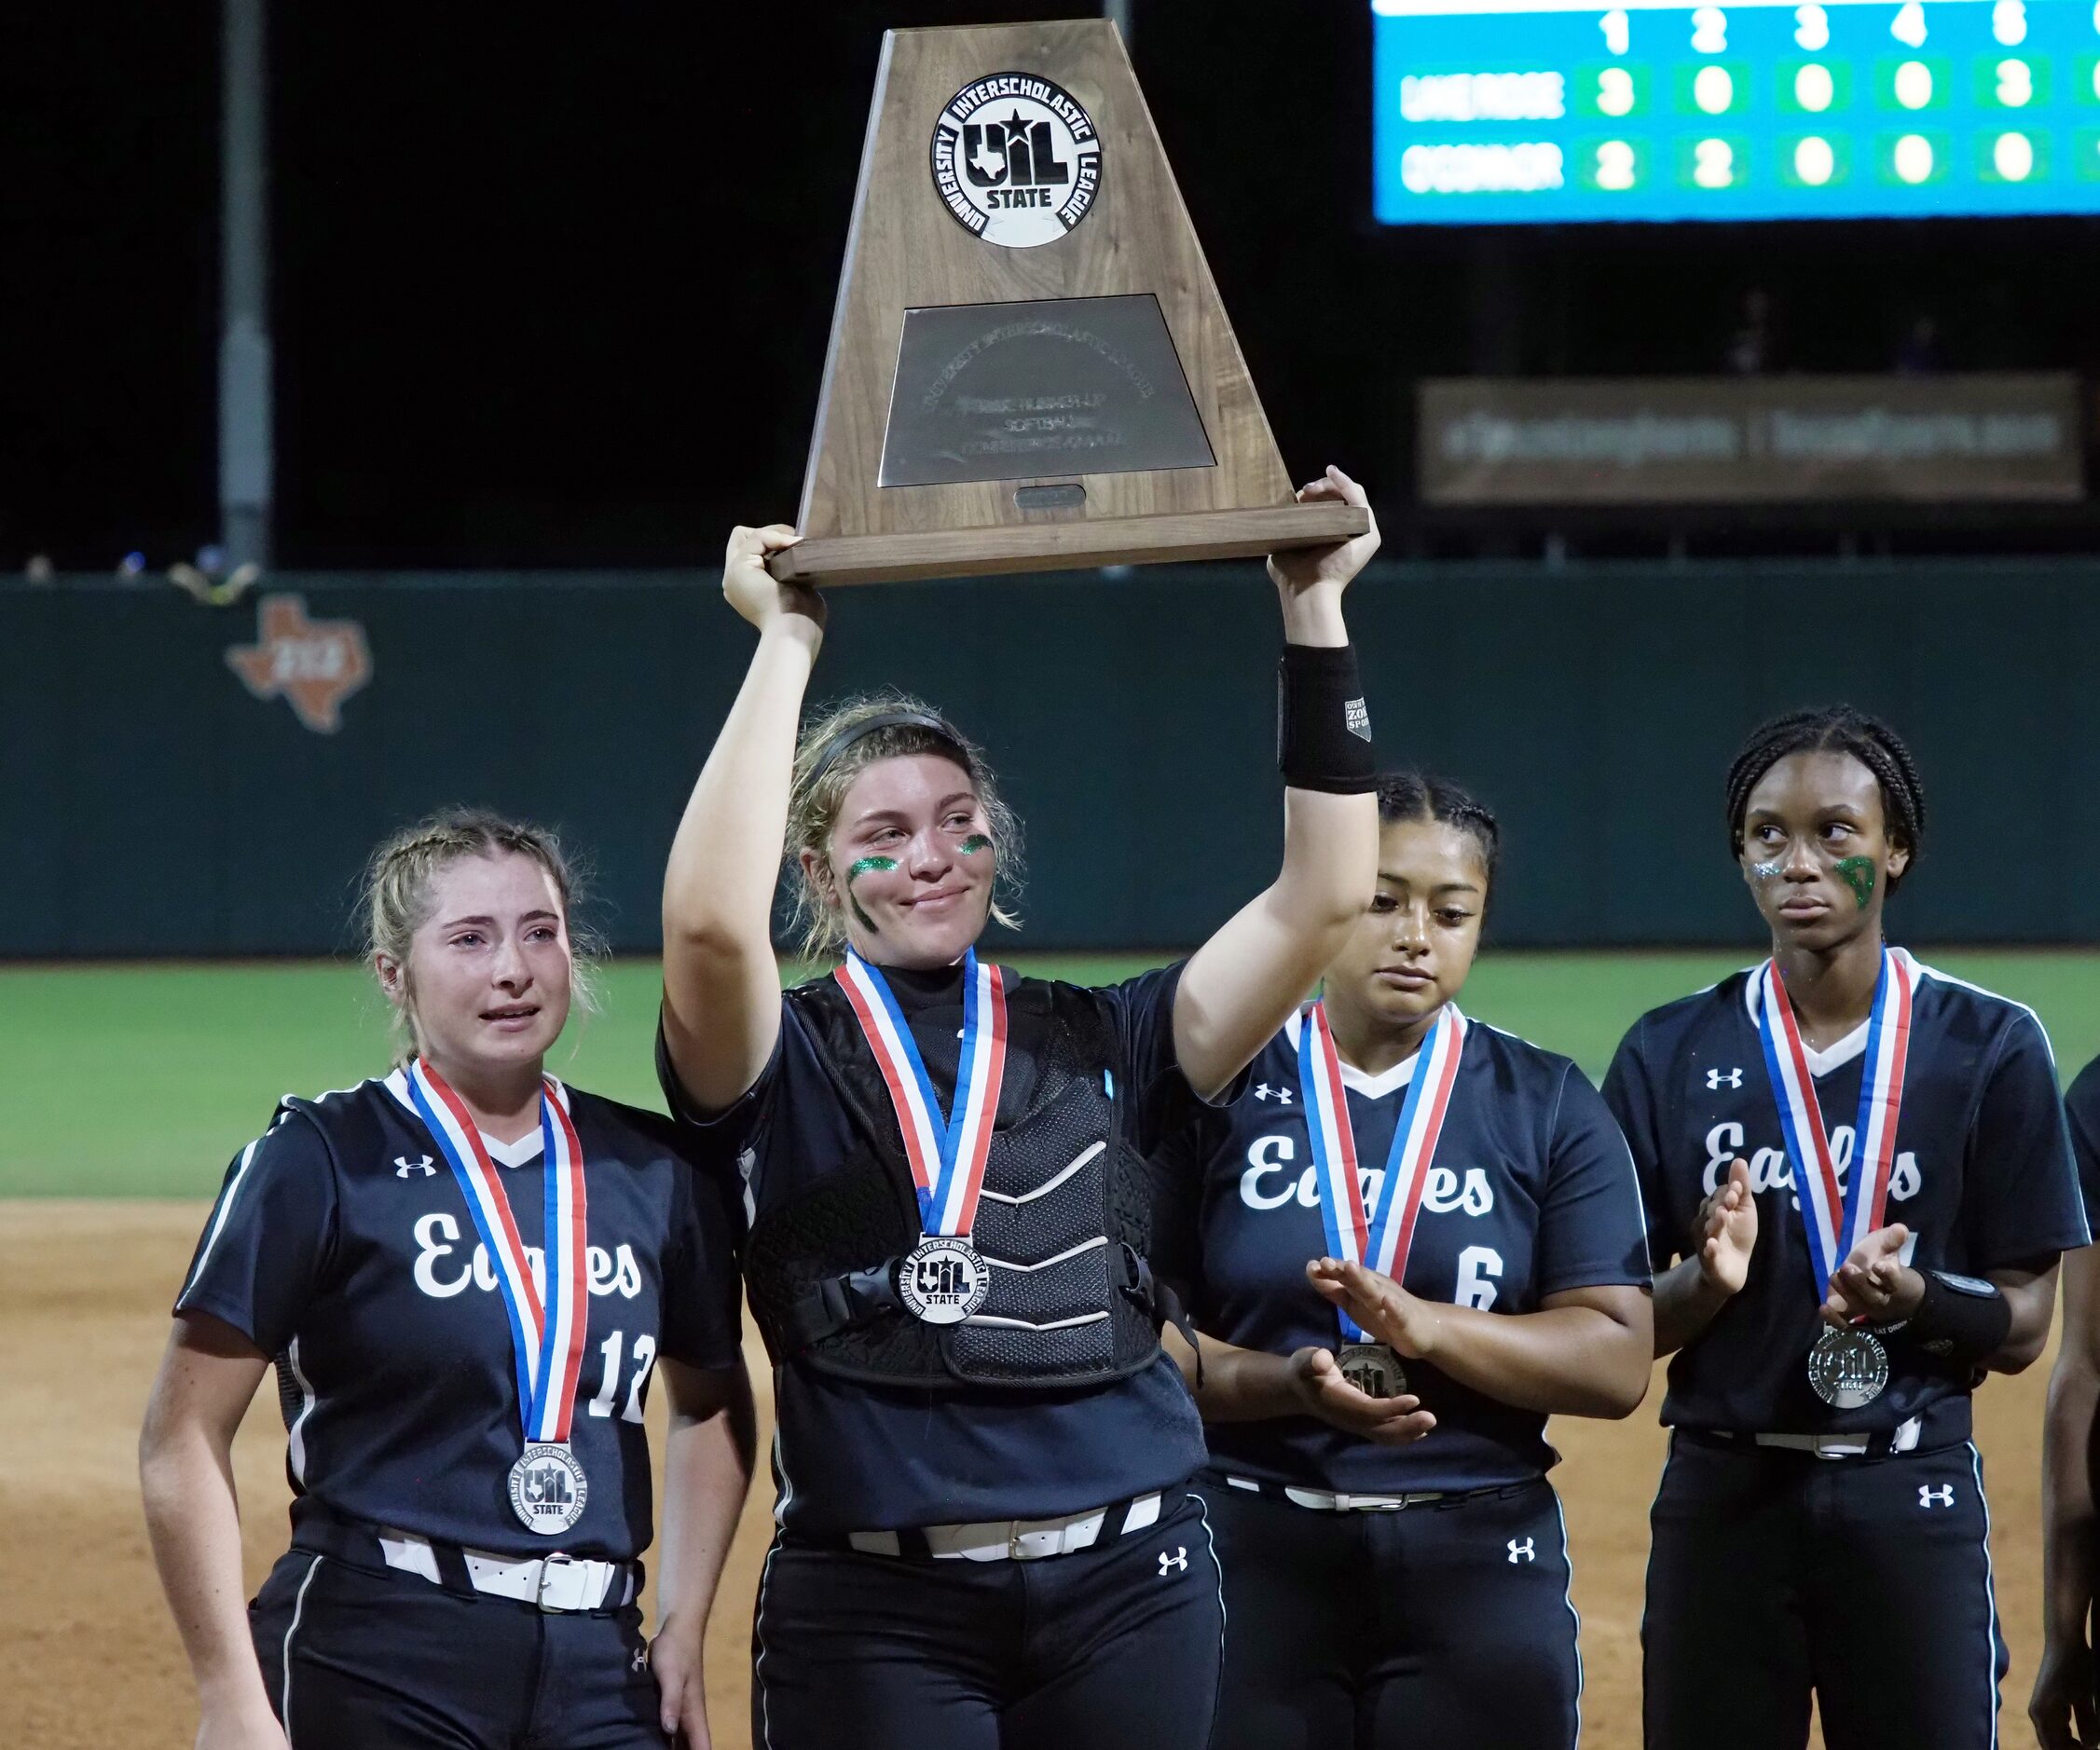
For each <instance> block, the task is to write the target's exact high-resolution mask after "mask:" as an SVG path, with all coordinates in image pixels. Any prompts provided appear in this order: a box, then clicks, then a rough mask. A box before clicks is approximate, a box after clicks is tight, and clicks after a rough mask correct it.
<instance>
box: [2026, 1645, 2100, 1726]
mask: <svg viewBox="0 0 2100 1750" xmlns="http://www.w3.org/2000/svg"><path fill="white" fill-rule="evenodd" d="M2096 1688H2100V1675H2096V1673H2095V1670H2094V1664H2093V1648H2092V1647H2088V1646H2086V1645H2085V1644H2084V1643H2083V1642H2076V1643H2074V1642H2066V1641H2060V1640H2058V1639H2057V1638H2056V1637H2055V1636H2053V1635H2052V1636H2051V1637H2050V1638H2049V1639H2048V1640H2047V1641H2046V1642H2044V1643H2043V1645H2042V1649H2041V1666H2040V1669H2039V1670H2038V1671H2037V1672H2036V1673H2035V1692H2034V1694H2033V1695H2032V1696H2031V1697H2029V1698H2028V1702H2027V1717H2028V1719H2030V1720H2031V1721H2033V1722H2034V1728H2035V1738H2036V1740H2037V1741H2038V1743H2040V1745H2041V1750H2091V1747H2092V1746H2093V1745H2095V1744H2100V1695H2096V1694H2095V1689H2096Z"/></svg>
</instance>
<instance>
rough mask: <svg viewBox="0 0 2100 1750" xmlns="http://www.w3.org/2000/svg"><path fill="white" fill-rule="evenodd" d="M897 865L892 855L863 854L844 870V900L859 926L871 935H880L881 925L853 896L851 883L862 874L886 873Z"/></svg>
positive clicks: (881, 931)
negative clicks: (857, 920) (850, 908)
mask: <svg viewBox="0 0 2100 1750" xmlns="http://www.w3.org/2000/svg"><path fill="white" fill-rule="evenodd" d="M896 867H897V859H896V858H895V857H893V856H864V857H862V858H861V859H860V860H859V861H858V863H856V864H855V865H854V866H853V867H852V868H849V869H847V870H846V872H845V902H846V904H847V905H849V906H851V907H852V908H853V915H854V916H855V917H857V918H858V919H859V920H860V927H861V928H862V929H864V930H866V931H867V932H868V933H869V935H871V936H880V935H881V934H882V933H883V930H882V925H881V924H879V923H876V922H875V921H874V919H872V917H870V916H869V915H868V909H867V908H866V907H865V906H863V905H862V904H861V903H860V901H859V900H858V899H856V898H855V897H854V896H853V883H854V882H857V881H858V880H859V879H860V878H861V877H862V876H863V875H886V874H888V873H889V871H890V870H891V869H893V868H896Z"/></svg>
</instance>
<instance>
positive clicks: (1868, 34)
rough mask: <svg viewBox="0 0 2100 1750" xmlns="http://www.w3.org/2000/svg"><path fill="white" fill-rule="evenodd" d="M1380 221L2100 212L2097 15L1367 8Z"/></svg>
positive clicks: (1421, 2)
mask: <svg viewBox="0 0 2100 1750" xmlns="http://www.w3.org/2000/svg"><path fill="white" fill-rule="evenodd" d="M1372 13H1373V31H1372V65H1373V76H1372V100H1373V109H1372V114H1373V118H1374V119H1373V124H1372V144H1373V174H1372V201H1373V208H1374V211H1375V212H1376V214H1377V216H1378V218H1379V220H1381V221H1382V222H1383V223H1385V224H1388V225H1454V224H1457V225H1481V224H1487V225H1506V224H1521V223H1524V222H1527V221H1549V222H1553V223H1557V224H1565V223H1569V222H1571V221H1580V220H1590V219H1620V220H1624V219H1647V220H1664V219H1723V220H1741V219H1863V218H1915V217H1931V216H1942V215H1988V214H1994V213H2042V212H2052V213H2082V212H2100V5H2095V4H2094V3H2093V0H1907V3H1906V4H1900V5H1899V4H1887V3H1886V0H1823V4H1821V5H1813V6H1802V5H1795V4H1792V3H1791V0H1748V3H1747V4H1743V3H1738V4H1733V5H1721V6H1683V5H1667V4H1643V3H1642V0H1629V4H1626V5H1622V6H1616V7H1600V6H1598V5H1596V4H1594V3H1592V4H1588V5H1575V4H1563V3H1561V0H1373V4H1372Z"/></svg>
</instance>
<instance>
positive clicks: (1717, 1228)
mask: <svg viewBox="0 0 2100 1750" xmlns="http://www.w3.org/2000/svg"><path fill="white" fill-rule="evenodd" d="M1756 1250H1757V1197H1756V1196H1755V1194H1754V1193H1753V1192H1752V1191H1751V1189H1750V1162H1748V1161H1746V1160H1737V1161H1735V1162H1733V1163H1731V1165H1730V1166H1729V1169H1728V1177H1727V1178H1726V1179H1724V1180H1723V1181H1722V1183H1720V1184H1718V1185H1717V1186H1715V1187H1714V1190H1713V1195H1712V1196H1709V1197H1708V1198H1707V1200H1706V1201H1705V1202H1704V1203H1702V1204H1700V1205H1699V1212H1698V1214H1697V1215H1695V1216H1694V1217H1693V1218H1692V1255H1693V1256H1694V1257H1695V1258H1697V1259H1698V1261H1699V1273H1700V1274H1701V1275H1702V1276H1704V1277H1705V1278H1706V1279H1707V1280H1708V1281H1709V1283H1711V1284H1712V1285H1713V1287H1715V1288H1717V1289H1719V1290H1720V1291H1721V1292H1722V1293H1723V1294H1726V1295H1736V1294H1739V1293H1741V1292H1742V1290H1743V1284H1744V1282H1745V1281H1746V1280H1748V1279H1749V1277H1750V1254H1751V1253H1752V1252H1753V1251H1756Z"/></svg>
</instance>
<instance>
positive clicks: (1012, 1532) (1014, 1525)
mask: <svg viewBox="0 0 2100 1750" xmlns="http://www.w3.org/2000/svg"><path fill="white" fill-rule="evenodd" d="M1027 1526H1028V1522H1027V1521H1025V1520H1021V1519H1010V1520H1009V1521H1008V1522H1007V1557H1008V1559H1009V1561H1015V1562H1039V1561H1041V1560H1042V1559H1043V1558H1044V1557H1045V1556H1047V1555H1056V1554H1057V1553H1058V1552H1059V1551H1060V1548H1061V1546H1062V1544H1063V1542H1064V1532H1063V1530H1062V1529H1054V1530H1053V1529H1051V1528H1050V1527H1048V1526H1043V1525H1037V1526H1036V1527H1035V1528H1034V1529H1033V1530H1030V1529H1028V1528H1027Z"/></svg>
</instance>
